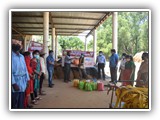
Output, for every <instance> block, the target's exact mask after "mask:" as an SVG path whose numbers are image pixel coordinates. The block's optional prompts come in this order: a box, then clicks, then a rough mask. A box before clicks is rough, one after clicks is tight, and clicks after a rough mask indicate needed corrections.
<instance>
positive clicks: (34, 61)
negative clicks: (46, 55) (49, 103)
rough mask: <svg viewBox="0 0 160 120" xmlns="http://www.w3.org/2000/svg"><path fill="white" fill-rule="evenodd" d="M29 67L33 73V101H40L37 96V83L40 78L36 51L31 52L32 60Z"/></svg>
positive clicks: (37, 52)
mask: <svg viewBox="0 0 160 120" xmlns="http://www.w3.org/2000/svg"><path fill="white" fill-rule="evenodd" d="M31 67H32V70H33V72H34V98H35V100H40V99H42V98H40V97H39V96H38V89H39V81H40V76H41V66H40V60H39V51H38V50H35V51H34V52H33V58H32V59H31ZM32 97H33V96H32Z"/></svg>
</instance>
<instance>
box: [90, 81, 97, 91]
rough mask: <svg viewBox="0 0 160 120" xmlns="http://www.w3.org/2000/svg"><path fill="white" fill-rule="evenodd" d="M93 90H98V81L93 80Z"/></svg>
mask: <svg viewBox="0 0 160 120" xmlns="http://www.w3.org/2000/svg"><path fill="white" fill-rule="evenodd" d="M91 85H92V90H97V83H96V82H92V83H91Z"/></svg>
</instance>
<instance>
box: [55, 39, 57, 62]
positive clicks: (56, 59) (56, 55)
mask: <svg viewBox="0 0 160 120" xmlns="http://www.w3.org/2000/svg"><path fill="white" fill-rule="evenodd" d="M57 58H58V37H57V36H56V38H55V60H57Z"/></svg>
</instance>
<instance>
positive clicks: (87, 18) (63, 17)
mask: <svg viewBox="0 0 160 120" xmlns="http://www.w3.org/2000/svg"><path fill="white" fill-rule="evenodd" d="M52 18H61V19H82V20H100V19H99V18H89V17H69V16H52Z"/></svg>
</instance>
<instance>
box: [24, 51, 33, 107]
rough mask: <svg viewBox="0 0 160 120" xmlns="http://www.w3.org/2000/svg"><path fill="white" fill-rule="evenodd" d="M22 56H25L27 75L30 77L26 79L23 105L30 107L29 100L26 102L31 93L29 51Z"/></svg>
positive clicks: (31, 74)
mask: <svg viewBox="0 0 160 120" xmlns="http://www.w3.org/2000/svg"><path fill="white" fill-rule="evenodd" d="M24 58H25V62H26V66H27V70H28V74H29V77H30V80H29V81H28V84H27V89H26V91H25V102H24V107H25V108H32V107H33V106H32V105H29V102H28V99H29V96H30V94H33V76H34V74H33V71H32V68H31V66H30V63H31V57H30V52H25V53H24ZM33 100H34V99H33Z"/></svg>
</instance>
